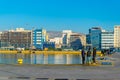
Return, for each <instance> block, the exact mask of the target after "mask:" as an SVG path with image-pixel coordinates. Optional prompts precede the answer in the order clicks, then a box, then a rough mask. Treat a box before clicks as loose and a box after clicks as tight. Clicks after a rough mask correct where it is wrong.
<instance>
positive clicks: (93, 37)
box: [87, 27, 102, 49]
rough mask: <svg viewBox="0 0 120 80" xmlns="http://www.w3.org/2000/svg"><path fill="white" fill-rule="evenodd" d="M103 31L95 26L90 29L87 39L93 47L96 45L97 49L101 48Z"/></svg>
mask: <svg viewBox="0 0 120 80" xmlns="http://www.w3.org/2000/svg"><path fill="white" fill-rule="evenodd" d="M101 31H102V29H101V28H100V27H93V28H91V29H89V35H88V36H87V41H88V42H89V44H91V47H92V48H93V47H96V49H101ZM89 39H90V40H89Z"/></svg>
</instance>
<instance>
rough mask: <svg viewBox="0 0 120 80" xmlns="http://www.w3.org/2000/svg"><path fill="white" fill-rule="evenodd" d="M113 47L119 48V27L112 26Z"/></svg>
mask: <svg viewBox="0 0 120 80" xmlns="http://www.w3.org/2000/svg"><path fill="white" fill-rule="evenodd" d="M114 47H115V48H120V25H116V26H114Z"/></svg>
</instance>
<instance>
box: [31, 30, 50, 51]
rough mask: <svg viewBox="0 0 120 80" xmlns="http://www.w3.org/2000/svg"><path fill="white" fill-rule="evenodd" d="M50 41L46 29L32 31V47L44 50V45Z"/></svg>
mask: <svg viewBox="0 0 120 80" xmlns="http://www.w3.org/2000/svg"><path fill="white" fill-rule="evenodd" d="M46 41H48V35H47V33H46V30H45V29H35V30H33V31H32V46H34V47H35V48H36V49H40V50H43V43H44V42H46Z"/></svg>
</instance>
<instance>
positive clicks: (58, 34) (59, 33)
mask: <svg viewBox="0 0 120 80" xmlns="http://www.w3.org/2000/svg"><path fill="white" fill-rule="evenodd" d="M47 33H48V37H49V39H52V38H55V37H62V31H47ZM73 33H76V32H73ZM78 34H81V35H84V36H85V34H83V33H78Z"/></svg>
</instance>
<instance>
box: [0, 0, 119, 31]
mask: <svg viewBox="0 0 120 80" xmlns="http://www.w3.org/2000/svg"><path fill="white" fill-rule="evenodd" d="M119 24H120V0H0V31H1V30H9V29H15V28H17V27H24V28H26V29H32V28H33V27H36V28H45V29H46V30H57V31H62V30H63V29H71V30H73V31H75V32H82V33H87V32H88V29H89V28H91V27H94V26H101V27H103V28H105V29H107V30H110V29H111V30H112V29H113V26H114V25H119Z"/></svg>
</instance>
